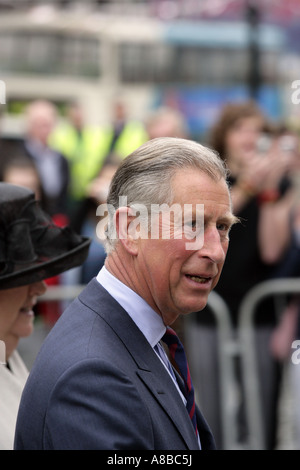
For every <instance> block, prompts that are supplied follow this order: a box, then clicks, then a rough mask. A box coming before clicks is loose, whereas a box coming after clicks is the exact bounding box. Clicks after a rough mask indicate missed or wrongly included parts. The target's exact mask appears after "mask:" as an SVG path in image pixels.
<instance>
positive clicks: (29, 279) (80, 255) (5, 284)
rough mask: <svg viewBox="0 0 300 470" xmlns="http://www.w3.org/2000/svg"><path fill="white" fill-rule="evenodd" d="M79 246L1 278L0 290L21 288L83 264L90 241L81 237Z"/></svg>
mask: <svg viewBox="0 0 300 470" xmlns="http://www.w3.org/2000/svg"><path fill="white" fill-rule="evenodd" d="M82 239H83V241H82V243H81V244H80V245H78V246H77V247H76V248H73V249H72V250H69V251H67V252H65V253H63V254H61V255H59V256H56V257H55V258H52V259H50V260H47V261H45V262H40V263H36V264H34V265H32V266H30V267H27V268H25V269H22V270H19V271H17V272H14V273H11V274H8V275H6V276H2V277H1V279H0V290H3V289H11V288H13V287H21V286H25V285H28V284H33V283H34V282H39V281H42V280H45V279H48V278H50V277H53V276H57V275H58V274H60V273H62V272H64V271H68V270H69V269H72V268H75V267H77V266H80V265H81V264H83V262H84V261H85V259H86V258H87V256H88V252H89V247H90V243H91V239H90V238H87V237H82Z"/></svg>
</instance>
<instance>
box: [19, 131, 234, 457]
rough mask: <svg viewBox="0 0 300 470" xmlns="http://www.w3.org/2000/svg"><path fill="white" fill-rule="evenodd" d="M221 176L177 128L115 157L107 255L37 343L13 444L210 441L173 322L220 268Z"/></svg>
mask: <svg viewBox="0 0 300 470" xmlns="http://www.w3.org/2000/svg"><path fill="white" fill-rule="evenodd" d="M226 176H227V173H226V169H225V167H224V165H223V163H222V161H221V159H220V158H219V157H218V155H216V154H215V153H214V152H213V151H212V150H210V149H208V148H205V147H203V146H202V145H200V144H198V143H196V142H193V141H190V140H186V139H181V138H172V137H171V138H157V139H153V140H150V141H148V142H146V143H145V144H144V145H142V146H141V147H139V148H138V149H137V150H136V151H134V152H133V153H132V154H130V155H129V156H128V157H127V158H126V159H125V160H124V161H123V162H122V164H121V165H120V167H119V168H118V170H117V171H116V173H115V175H114V177H113V179H112V182H111V186H110V191H109V196H108V200H107V210H108V215H107V217H104V219H105V227H104V230H102V233H103V234H105V236H106V237H107V239H106V248H107V253H108V254H107V258H106V262H105V266H104V267H103V268H102V269H101V270H100V272H99V274H98V276H97V278H94V279H93V280H91V281H90V283H89V284H88V285H87V286H86V287H85V288H84V290H83V291H82V293H81V294H80V295H79V297H78V298H77V299H75V300H74V302H73V303H72V304H71V305H70V306H69V307H68V308H67V309H66V310H65V312H64V313H63V315H62V316H61V317H60V318H59V320H58V321H57V323H56V324H55V325H54V327H53V329H52V330H51V332H50V334H49V335H48V337H47V338H46V340H45V342H44V344H43V346H42V348H41V351H40V353H39V355H38V357H37V359H36V362H35V364H34V366H33V368H32V370H31V373H30V376H29V379H28V381H27V385H26V387H25V391H24V393H23V397H22V401H21V405H20V410H19V416H18V422H17V429H16V438H15V448H16V449H110V450H112V449H113V450H138V449H148V450H197V449H214V448H215V444H214V439H213V436H212V434H211V431H210V429H209V426H208V424H207V423H206V421H205V419H204V417H203V416H202V414H201V413H200V411H199V409H198V408H197V406H196V405H195V403H194V396H193V387H192V382H191V378H190V376H189V370H188V366H187V363H186V362H185V357H184V353H183V351H182V349H181V347H182V345H181V344H180V342H178V341H177V336H176V334H175V332H174V330H172V329H171V328H170V325H172V324H173V323H174V322H175V320H176V319H177V318H178V317H179V316H180V315H187V314H189V313H191V312H195V311H200V310H201V309H203V308H204V307H205V305H206V303H207V298H208V295H209V293H210V291H211V290H212V289H213V288H214V287H215V286H216V284H217V282H218V279H219V277H220V274H221V270H222V267H223V264H224V261H225V256H226V252H227V248H228V243H229V231H230V228H231V226H232V224H233V223H235V221H236V218H235V217H234V215H233V214H232V210H231V201H230V194H229V189H228V186H227V181H226ZM100 209H101V208H100ZM99 212H101V211H99ZM101 215H104V211H103V213H102V214H101ZM102 221H103V219H102ZM100 232H101V230H100ZM161 340H163V341H165V342H166V344H167V345H168V346H169V348H170V357H169V358H168V355H167V354H166V352H165V349H164V348H163V347H162V343H161ZM171 358H173V359H174V360H175V362H176V363H177V365H178V371H179V372H180V373H181V374H182V376H180V375H179V373H178V371H177V370H176V369H175V367H172V366H171V363H170V360H169V359H171ZM182 365H183V366H184V370H182V368H181V366H182Z"/></svg>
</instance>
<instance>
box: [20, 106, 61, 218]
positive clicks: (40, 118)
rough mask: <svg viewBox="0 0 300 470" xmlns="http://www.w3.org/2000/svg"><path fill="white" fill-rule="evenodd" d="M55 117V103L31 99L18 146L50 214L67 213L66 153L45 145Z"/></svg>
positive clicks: (47, 144)
mask: <svg viewBox="0 0 300 470" xmlns="http://www.w3.org/2000/svg"><path fill="white" fill-rule="evenodd" d="M56 119H57V111H56V108H55V106H54V105H53V104H52V103H51V102H49V101H46V100H36V101H33V102H31V103H30V104H29V105H28V106H27V109H26V112H25V136H24V139H23V142H22V145H21V150H22V151H23V152H25V154H26V155H27V156H28V157H29V158H30V159H31V160H32V162H33V163H34V164H35V166H36V168H37V171H38V173H39V176H40V180H41V182H42V186H43V190H44V195H45V201H44V208H45V210H46V212H47V213H48V214H50V215H51V216H54V215H57V214H63V215H65V216H67V217H69V213H68V188H69V182H70V171H69V164H68V160H67V159H66V157H65V156H64V155H63V154H62V153H59V152H57V151H55V150H53V148H51V147H50V146H49V143H48V139H49V136H50V134H51V132H52V131H53V129H54V126H55V123H56Z"/></svg>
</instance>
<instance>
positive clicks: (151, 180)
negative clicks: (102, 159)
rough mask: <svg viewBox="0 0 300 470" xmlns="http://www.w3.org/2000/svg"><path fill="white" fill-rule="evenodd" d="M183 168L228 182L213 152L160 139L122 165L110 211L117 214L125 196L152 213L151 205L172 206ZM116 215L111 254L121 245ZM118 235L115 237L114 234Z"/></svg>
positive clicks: (108, 245) (111, 191)
mask: <svg viewBox="0 0 300 470" xmlns="http://www.w3.org/2000/svg"><path fill="white" fill-rule="evenodd" d="M183 168H195V169H198V170H200V171H202V172H204V173H206V174H207V175H209V176H210V177H211V178H212V179H213V180H214V181H218V180H220V179H222V178H223V179H225V180H227V176H228V170H227V169H226V166H225V164H224V162H223V160H222V159H221V158H220V157H219V155H218V154H217V153H216V152H215V151H214V150H212V149H210V148H207V147H204V146H203V145H201V144H199V143H198V142H195V141H192V140H187V139H182V138H177V137H159V138H155V139H152V140H148V141H147V142H146V143H145V144H143V145H141V146H140V147H139V148H138V149H137V150H135V151H134V152H132V153H131V154H130V155H129V156H128V157H126V158H125V160H124V161H123V162H122V163H121V164H120V166H119V167H118V169H117V171H116V173H115V174H114V177H113V179H112V181H111V184H110V189H109V194H108V198H107V205H108V207H113V208H114V210H117V209H118V208H119V206H120V197H122V196H125V197H126V201H127V207H132V206H134V205H135V204H143V205H144V206H145V207H146V208H147V209H148V213H149V211H150V206H151V204H159V205H160V204H164V203H166V204H172V202H173V191H172V184H171V181H172V177H173V175H174V173H175V172H176V171H177V170H179V169H183ZM113 215H114V214H113V213H112V211H109V222H108V228H107V231H106V240H105V241H104V243H105V249H106V252H107V253H110V252H111V251H112V250H113V249H114V248H115V245H116V243H117V241H118V238H117V237H116V234H115V231H114V226H113ZM113 233H114V236H112V234H113Z"/></svg>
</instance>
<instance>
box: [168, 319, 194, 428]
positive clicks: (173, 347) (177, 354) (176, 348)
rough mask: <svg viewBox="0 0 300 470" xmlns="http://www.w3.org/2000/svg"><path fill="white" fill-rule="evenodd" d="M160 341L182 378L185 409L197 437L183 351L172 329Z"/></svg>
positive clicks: (188, 375)
mask: <svg viewBox="0 0 300 470" xmlns="http://www.w3.org/2000/svg"><path fill="white" fill-rule="evenodd" d="M162 341H163V342H164V343H166V344H167V346H168V348H169V351H170V355H171V357H172V359H173V360H174V362H175V364H176V365H177V367H178V370H179V372H180V375H181V377H182V378H183V381H184V385H185V391H186V400H187V403H186V407H187V410H188V413H189V416H190V418H191V420H192V423H193V426H194V429H195V432H196V435H198V430H197V421H196V408H195V394H194V387H193V384H192V379H191V376H190V370H189V366H188V362H187V359H186V355H185V352H184V349H183V345H182V343H181V342H180V340H179V338H178V336H177V335H176V333H175V331H174V330H172V328H170V327H167V330H166V333H165V334H164V336H163V337H162Z"/></svg>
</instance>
